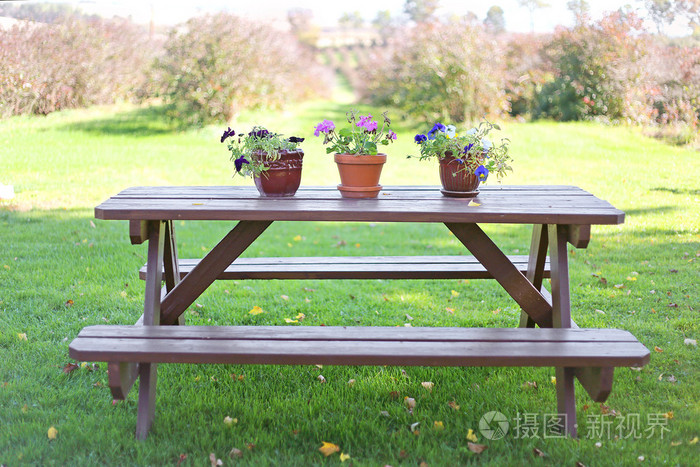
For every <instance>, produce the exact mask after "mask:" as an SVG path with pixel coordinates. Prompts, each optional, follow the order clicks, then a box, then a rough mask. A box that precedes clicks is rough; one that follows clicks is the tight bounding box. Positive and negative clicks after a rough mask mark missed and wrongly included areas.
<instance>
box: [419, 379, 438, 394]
mask: <svg viewBox="0 0 700 467" xmlns="http://www.w3.org/2000/svg"><path fill="white" fill-rule="evenodd" d="M420 385H421V386H423V387H424V388H425V389H427V390H428V392H432V390H433V386H435V383H433V382H432V381H423V382H422V383H420Z"/></svg>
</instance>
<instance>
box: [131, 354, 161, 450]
mask: <svg viewBox="0 0 700 467" xmlns="http://www.w3.org/2000/svg"><path fill="white" fill-rule="evenodd" d="M157 368H158V364H156V363H139V379H140V385H139V408H138V416H137V419H136V439H140V440H144V439H146V436H148V430H150V429H151V424H152V423H153V419H154V418H155V414H156V379H157V378H156V375H157Z"/></svg>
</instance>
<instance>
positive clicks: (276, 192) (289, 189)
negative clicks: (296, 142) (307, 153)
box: [253, 149, 304, 197]
mask: <svg viewBox="0 0 700 467" xmlns="http://www.w3.org/2000/svg"><path fill="white" fill-rule="evenodd" d="M266 156H267V155H266V154H254V155H253V157H254V158H256V160H257V161H262V163H263V165H264V166H265V167H266V168H267V170H265V171H264V172H262V173H260V175H258V176H255V177H253V181H254V182H255V187H256V188H257V189H258V192H260V195H261V196H267V197H285V196H294V194H295V193H296V192H297V190H298V189H299V185H300V184H301V164H302V159H303V158H304V151H303V150H301V149H296V150H293V151H285V150H282V151H280V158H279V159H277V160H276V161H268V160H265V157H266Z"/></svg>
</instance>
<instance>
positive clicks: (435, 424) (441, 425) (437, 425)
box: [433, 420, 445, 431]
mask: <svg viewBox="0 0 700 467" xmlns="http://www.w3.org/2000/svg"><path fill="white" fill-rule="evenodd" d="M433 428H435V429H436V430H438V431H442V430H444V429H445V424H444V423H442V422H439V421H437V420H436V421H434V422H433Z"/></svg>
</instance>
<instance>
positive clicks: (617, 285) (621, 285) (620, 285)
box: [613, 284, 625, 289]
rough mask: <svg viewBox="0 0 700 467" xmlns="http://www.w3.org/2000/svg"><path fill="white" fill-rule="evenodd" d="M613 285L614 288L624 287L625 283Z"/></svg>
mask: <svg viewBox="0 0 700 467" xmlns="http://www.w3.org/2000/svg"><path fill="white" fill-rule="evenodd" d="M613 287H615V288H616V289H624V288H625V284H615V285H614V286H613Z"/></svg>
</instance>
